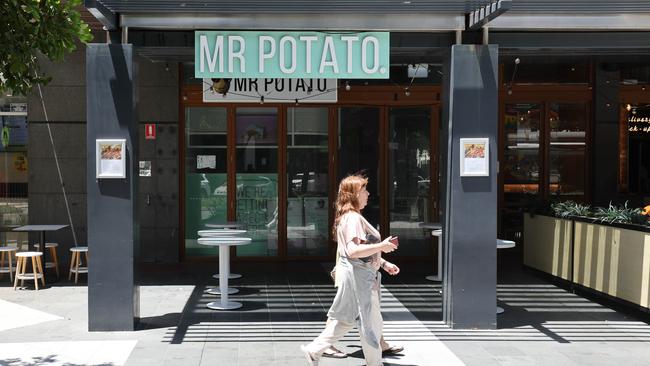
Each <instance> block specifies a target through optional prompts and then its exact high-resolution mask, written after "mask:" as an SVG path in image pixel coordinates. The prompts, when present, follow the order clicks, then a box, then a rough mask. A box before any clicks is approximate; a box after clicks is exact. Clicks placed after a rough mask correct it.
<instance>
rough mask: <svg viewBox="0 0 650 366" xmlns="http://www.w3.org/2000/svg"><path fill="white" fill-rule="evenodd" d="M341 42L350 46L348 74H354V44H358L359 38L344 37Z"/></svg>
mask: <svg viewBox="0 0 650 366" xmlns="http://www.w3.org/2000/svg"><path fill="white" fill-rule="evenodd" d="M341 40H342V41H344V42H345V43H347V44H348V60H347V69H346V71H347V72H348V73H352V46H353V44H352V42H358V41H359V37H357V36H342V37H341Z"/></svg>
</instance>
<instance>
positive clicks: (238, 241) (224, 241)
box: [198, 237, 252, 310]
mask: <svg viewBox="0 0 650 366" xmlns="http://www.w3.org/2000/svg"><path fill="white" fill-rule="evenodd" d="M251 241H252V239H251V238H242V237H210V238H199V239H198V243H199V244H201V245H207V246H218V247H219V290H220V295H221V301H219V302H216V301H213V302H210V303H208V304H207V307H208V308H209V309H213V310H233V309H239V308H241V307H242V303H240V302H236V301H228V275H227V273H229V272H230V270H229V268H230V246H231V245H232V246H235V245H246V244H250V243H251Z"/></svg>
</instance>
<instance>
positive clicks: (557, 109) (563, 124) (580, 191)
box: [548, 103, 587, 201]
mask: <svg viewBox="0 0 650 366" xmlns="http://www.w3.org/2000/svg"><path fill="white" fill-rule="evenodd" d="M548 122H549V127H550V149H549V177H548V179H549V181H548V184H549V192H550V194H551V195H553V196H558V197H562V198H563V199H571V200H578V201H580V200H584V195H585V145H586V127H587V106H586V105H585V104H584V103H550V106H549V117H548Z"/></svg>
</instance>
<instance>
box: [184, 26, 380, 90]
mask: <svg viewBox="0 0 650 366" xmlns="http://www.w3.org/2000/svg"><path fill="white" fill-rule="evenodd" d="M195 42H196V49H195V58H197V60H196V62H195V65H196V66H195V77H198V78H265V77H266V78H295V79H298V78H313V77H318V78H351V79H359V78H376V79H386V78H388V77H389V66H390V60H389V50H390V39H389V33H388V32H361V33H355V34H350V33H343V34H336V33H319V32H309V33H307V34H305V33H300V32H276V31H266V32H251V31H242V32H230V31H223V32H221V31H197V32H195ZM247 43H248V45H247Z"/></svg>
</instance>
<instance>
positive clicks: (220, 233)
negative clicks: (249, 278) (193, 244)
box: [198, 229, 246, 295]
mask: <svg viewBox="0 0 650 366" xmlns="http://www.w3.org/2000/svg"><path fill="white" fill-rule="evenodd" d="M198 234H199V237H204V238H212V237H224V236H241V235H244V234H246V230H231V229H214V230H200V231H199V232H198ZM232 275H233V273H229V274H228V279H233V278H240V277H241V275H240V274H237V276H238V277H233V276H232ZM212 277H213V278H216V279H219V274H218V273H217V274H214V275H212ZM238 292H239V289H236V288H233V287H229V288H228V295H232V294H236V293H238ZM206 293H208V294H210V295H220V294H221V289H220V288H218V287H213V288H209V289H208V290H207V291H206Z"/></svg>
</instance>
